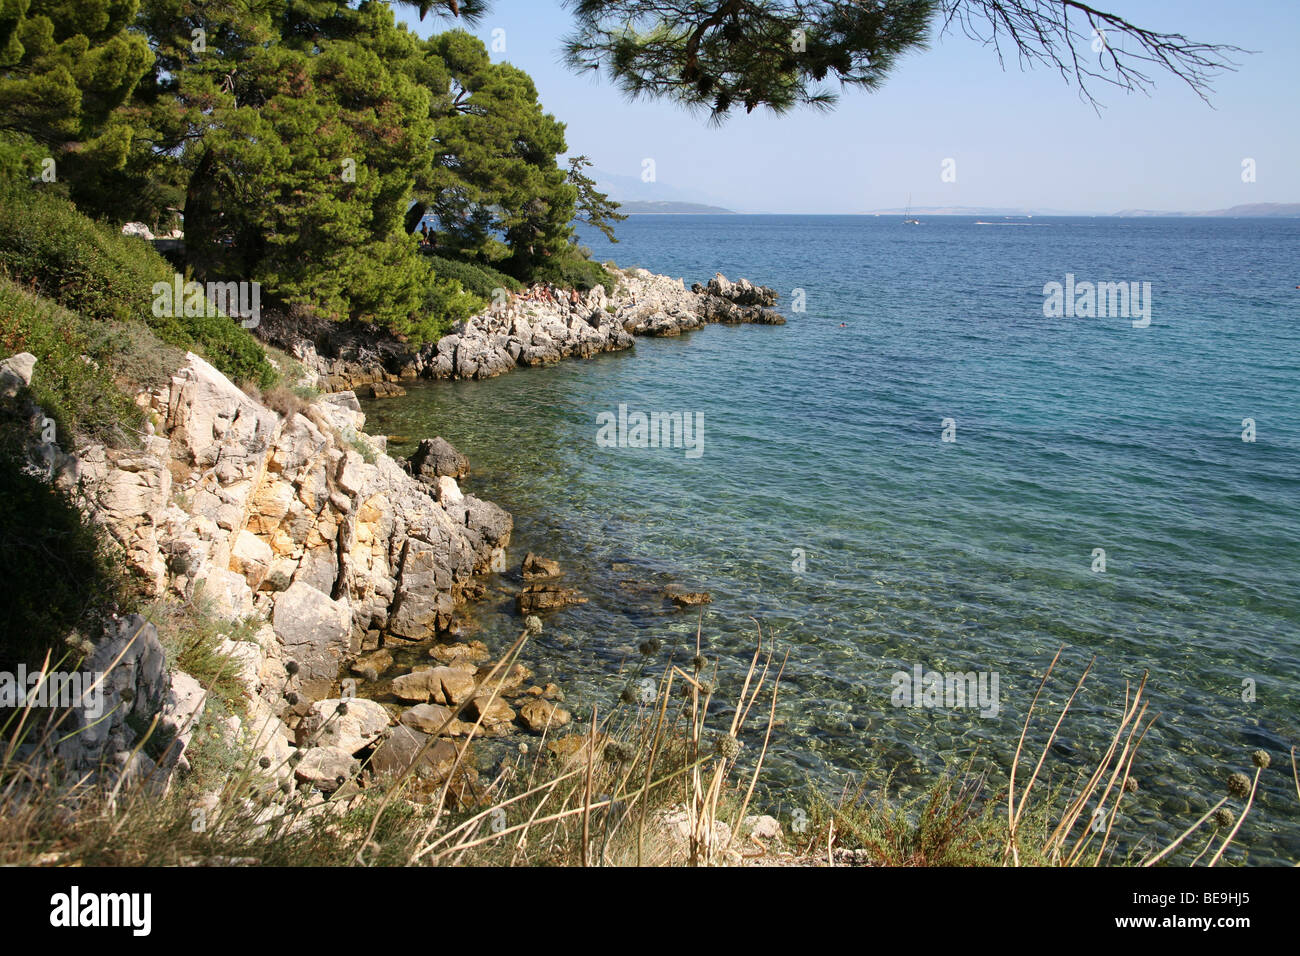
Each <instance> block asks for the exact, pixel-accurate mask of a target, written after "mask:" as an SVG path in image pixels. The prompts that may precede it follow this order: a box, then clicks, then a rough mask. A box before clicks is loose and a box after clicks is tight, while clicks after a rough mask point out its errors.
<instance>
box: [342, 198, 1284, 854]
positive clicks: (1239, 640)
mask: <svg viewBox="0 0 1300 956" xmlns="http://www.w3.org/2000/svg"><path fill="white" fill-rule="evenodd" d="M974 222H975V220H973V219H965V218H951V219H949V218H939V219H936V218H931V219H929V220H927V222H926V224H925V225H923V226H921V227H919V228H917V227H905V226H903V225H902V224H901V223H899V222H897V220H896V219H894V218H892V217H890V218H886V217H882V218H879V219H876V218H861V217H785V216H773V217H760V216H745V217H734V216H725V217H688V216H683V217H674V216H664V217H657V216H653V217H645V216H638V217H633V218H631V219H630V220H628V221H627V222H626V223H623V224H622V225H621V227H620V230H619V235H620V238H621V239H622V242H620V243H619V244H618V245H616V246H613V247H609V246H608V245H607V244H605V243H604V242H603V240H600V237H599V236H595V237H594V238H588V242H589V244H590V245H592V247H593V248H594V249H595V252H596V255H597V256H598V257H600V258H602V259H604V258H614V259H616V260H617V261H618V262H619V263H620V264H621V265H624V266H627V265H642V266H645V267H647V268H649V269H652V270H654V271H656V272H664V273H667V274H670V275H673V276H678V275H680V276H684V277H685V279H686V282H687V284H688V285H689V284H690V283H691V282H693V281H704V280H706V279H707V278H708V277H709V276H710V275H712V273H713V272H714V271H722V272H724V273H725V274H727V275H728V276H729V277H731V278H736V277H738V276H741V275H744V276H747V277H749V278H751V279H752V280H754V281H756V282H761V283H763V284H766V285H770V286H772V287H774V288H776V289H778V290H779V291H780V292H781V295H782V301H781V303H780V305H779V308H781V309H782V311H783V312H785V313H786V315H787V318H788V319H789V324H787V325H785V326H778V327H750V326H744V327H738V328H723V327H718V326H714V327H709V328H706V329H704V330H702V331H700V332H698V333H695V334H693V335H691V336H686V337H682V338H679V339H662V340H648V339H638V340H637V345H636V348H635V349H633V350H631V351H630V352H627V353H620V354H614V355H607V356H601V357H599V358H597V359H594V360H591V361H587V362H580V361H576V362H566V363H562V364H561V365H559V366H555V367H552V368H549V369H543V370H519V371H516V372H515V373H512V374H510V375H507V376H504V377H502V378H499V379H496V380H492V381H488V382H473V383H467V382H438V383H428V384H424V385H419V386H416V387H414V388H412V389H411V390H410V394H409V395H408V396H407V397H406V398H405V399H397V400H390V401H385V402H378V403H376V402H368V403H365V406H366V412H367V414H368V415H370V424H369V426H368V427H369V428H370V430H372V431H375V432H386V433H389V434H393V435H399V436H403V437H405V438H407V439H408V442H407V443H405V444H403V443H396V444H395V445H394V449H393V450H394V452H395V453H405V452H407V451H409V450H410V449H411V448H412V447H413V446H414V443H415V442H416V441H418V439H419V438H421V437H426V436H431V435H435V434H441V435H443V436H445V437H446V438H448V439H449V440H450V441H452V442H453V443H454V444H455V445H456V446H457V447H459V448H460V449H461V450H462V451H464V452H465V453H466V454H467V455H469V457H470V460H471V462H472V465H473V474H472V476H471V478H470V479H469V480H468V481H467V483H466V485H467V488H468V490H471V491H473V492H474V493H475V494H479V495H481V496H483V497H486V498H489V499H492V500H495V501H497V502H499V503H501V504H502V505H503V506H505V507H506V508H508V509H509V510H510V511H511V512H512V513H513V514H514V516H515V522H516V529H517V530H516V533H515V537H514V544H513V545H512V548H511V564H512V567H514V568H516V569H517V562H518V561H519V560H521V559H522V556H523V554H524V553H525V552H526V551H527V550H535V551H537V552H539V553H541V554H544V555H546V556H549V557H554V558H557V559H559V560H560V561H561V562H562V564H563V565H564V566H565V567H566V568H567V569H568V579H569V580H568V583H569V584H571V585H572V586H576V587H578V588H580V589H582V590H583V591H584V592H585V593H586V594H588V595H590V596H591V602H590V603H589V604H587V605H584V606H581V607H576V608H571V609H566V610H564V611H562V612H560V613H558V614H556V615H553V616H551V618H550V619H549V620H548V623H547V628H546V631H545V632H544V633H543V634H542V635H541V637H540V638H539V639H538V641H537V642H536V644H535V645H534V646H533V648H532V659H533V661H534V662H535V663H540V664H541V665H542V668H543V669H544V670H545V671H546V673H547V675H548V676H551V677H553V678H554V679H556V680H558V681H559V682H561V683H562V684H563V685H564V686H565V687H566V689H567V690H568V693H569V697H570V700H571V701H574V700H576V701H578V702H579V706H580V707H590V706H591V705H592V704H595V705H597V706H599V707H600V708H601V709H602V710H606V709H608V708H609V707H610V706H611V705H612V704H613V703H614V701H615V700H616V698H617V696H618V694H619V692H620V691H621V690H622V688H623V687H624V686H625V684H626V683H627V681H628V679H629V673H633V674H635V673H637V672H638V669H639V668H640V667H641V663H640V658H639V656H638V654H637V653H636V646H637V644H638V643H639V642H640V641H642V640H644V639H646V638H647V637H658V638H660V639H662V640H663V642H664V649H663V650H662V651H661V652H660V653H659V654H657V655H655V656H654V658H652V660H651V666H652V668H653V670H654V672H657V671H658V670H660V669H661V668H662V666H663V663H664V661H665V660H666V659H667V656H668V655H669V654H670V653H672V652H674V651H675V653H676V659H677V661H678V662H679V663H680V662H682V661H683V659H684V658H686V657H689V656H690V654H692V653H693V648H694V640H695V632H696V626H697V620H698V615H697V614H696V613H695V612H690V611H687V612H683V611H677V610H674V609H672V607H671V605H669V606H667V607H666V606H665V602H664V601H663V600H662V599H661V598H660V597H659V596H658V595H657V593H656V591H655V590H654V589H653V587H654V586H660V585H662V584H664V583H667V582H669V581H672V582H675V583H678V584H680V585H682V586H684V587H686V588H688V589H707V590H708V591H710V592H711V593H712V595H713V603H712V604H711V605H709V606H708V607H707V608H706V609H705V613H704V619H703V637H704V641H705V644H706V647H707V649H708V653H709V655H710V657H715V658H716V659H717V660H718V663H719V667H720V675H719V676H720V686H721V692H722V694H723V695H724V696H728V697H729V696H731V695H732V694H734V692H735V690H737V689H738V687H739V679H740V676H741V675H742V674H743V669H744V667H745V665H747V664H748V661H749V657H750V655H751V654H752V651H753V647H754V641H755V638H756V628H755V624H754V619H757V620H758V621H760V622H762V624H763V627H764V631H765V633H766V632H767V631H768V629H769V628H770V630H771V632H772V633H773V634H774V635H775V636H776V638H777V642H778V646H779V647H780V648H781V649H782V651H783V652H784V650H785V649H789V651H790V658H789V663H788V665H787V668H786V673H785V678H784V683H783V689H782V700H781V702H780V704H779V705H778V716H779V717H780V719H782V720H783V721H785V724H784V726H783V727H782V728H781V729H780V730H779V731H778V733H777V734H776V735H775V737H774V743H773V747H772V750H771V752H770V754H769V758H768V767H769V769H770V773H769V774H768V780H769V783H771V784H775V785H777V786H776V787H774V788H773V789H772V791H771V793H773V794H775V795H777V797H778V798H779V799H781V800H782V801H783V804H784V806H785V809H786V812H788V811H789V809H790V807H792V806H795V805H797V804H798V803H799V802H800V798H799V793H798V789H797V787H794V788H790V787H789V786H788V785H791V784H795V785H797V784H799V783H800V782H801V781H802V780H804V779H805V778H806V777H809V776H811V777H813V778H816V779H818V780H820V781H821V782H823V783H825V782H836V783H841V782H843V781H844V780H846V779H847V778H848V777H849V775H854V774H867V775H869V776H871V777H872V778H880V777H883V775H885V774H888V773H892V774H893V775H894V780H895V787H896V788H898V789H901V790H903V791H904V792H906V791H907V789H908V788H909V787H913V786H917V785H920V784H924V782H925V781H926V780H928V779H932V774H933V772H934V771H935V770H936V769H937V768H940V767H942V765H943V763H944V761H945V759H955V760H964V759H965V758H967V757H969V756H970V755H971V754H973V753H977V754H978V760H979V762H980V763H981V764H983V765H987V766H988V767H989V768H990V771H991V775H992V777H993V779H994V781H995V782H997V781H998V780H1000V779H1002V778H1003V777H1004V775H1005V768H1006V767H1007V765H1008V762H1009V760H1010V756H1011V754H1012V753H1013V752H1014V748H1015V744H1016V740H1017V738H1018V736H1019V732H1020V726H1021V723H1022V721H1023V719H1024V715H1025V712H1026V710H1027V708H1028V706H1029V702H1030V700H1031V698H1032V696H1033V694H1034V692H1035V690H1036V689H1037V687H1038V684H1039V681H1040V680H1041V677H1042V674H1043V672H1044V670H1045V668H1046V667H1047V664H1048V663H1049V662H1050V660H1051V658H1052V655H1053V654H1054V653H1055V652H1056V650H1057V648H1058V647H1060V646H1061V645H1064V646H1065V651H1064V654H1063V661H1064V664H1065V670H1064V671H1063V674H1064V675H1066V676H1067V678H1068V679H1067V680H1062V681H1060V682H1058V683H1056V684H1055V685H1053V686H1052V687H1051V688H1049V691H1048V692H1047V693H1046V694H1045V695H1044V698H1043V702H1044V706H1045V707H1046V708H1048V711H1049V712H1050V711H1051V709H1052V708H1054V707H1059V705H1060V704H1061V703H1063V701H1064V699H1065V698H1066V696H1068V693H1069V690H1070V687H1069V686H1068V685H1069V684H1071V683H1072V681H1073V679H1075V678H1076V677H1077V675H1078V674H1079V673H1080V671H1081V670H1082V668H1083V667H1084V666H1085V665H1086V664H1087V662H1088V661H1089V660H1090V659H1091V658H1092V657H1093V656H1094V655H1095V656H1096V658H1097V664H1096V666H1095V668H1094V673H1093V676H1092V677H1091V678H1090V680H1089V683H1088V685H1087V687H1086V689H1085V691H1084V693H1083V694H1082V695H1081V698H1080V700H1079V701H1078V702H1077V703H1076V705H1075V709H1074V711H1072V716H1071V718H1070V719H1069V720H1068V721H1067V723H1066V725H1065V727H1064V729H1063V736H1064V742H1063V745H1062V746H1061V747H1060V748H1058V750H1057V751H1056V752H1054V753H1053V756H1052V758H1051V761H1050V762H1049V767H1051V768H1052V769H1054V770H1055V771H1057V772H1062V773H1064V772H1069V771H1073V770H1075V769H1078V768H1079V767H1081V766H1083V765H1084V764H1087V763H1089V761H1090V760H1091V758H1092V757H1093V756H1094V754H1096V753H1097V752H1099V750H1100V748H1102V747H1104V745H1105V743H1106V742H1108V741H1109V736H1110V733H1111V732H1112V731H1113V726H1114V721H1115V719H1116V717H1117V715H1118V713H1119V711H1120V709H1121V707H1122V704H1123V700H1124V683H1125V681H1126V680H1127V681H1132V682H1134V683H1136V682H1137V681H1138V680H1140V679H1141V677H1142V674H1143V672H1144V671H1149V672H1150V678H1149V682H1148V686H1147V695H1148V698H1149V700H1150V701H1151V704H1152V712H1153V713H1154V712H1156V711H1158V712H1159V713H1160V717H1159V720H1158V721H1157V723H1156V725H1155V727H1154V729H1153V730H1152V731H1151V732H1150V733H1149V734H1148V735H1147V738H1146V740H1145V741H1144V743H1143V744H1142V749H1141V753H1140V755H1139V757H1138V762H1137V765H1136V767H1137V770H1136V772H1137V775H1138V776H1139V778H1140V781H1141V787H1142V789H1141V790H1140V792H1139V793H1138V794H1137V795H1136V796H1135V797H1130V798H1126V800H1125V804H1124V807H1125V810H1126V814H1125V815H1126V817H1127V819H1126V820H1123V821H1122V829H1124V830H1125V831H1126V832H1128V833H1132V834H1145V835H1149V836H1152V837H1157V838H1158V837H1160V836H1163V837H1165V838H1166V839H1168V838H1170V837H1172V836H1173V835H1176V834H1177V833H1178V832H1181V830H1182V829H1183V828H1184V827H1185V826H1187V825H1190V823H1191V822H1192V821H1193V820H1194V819H1195V817H1196V816H1198V815H1199V814H1200V812H1202V811H1203V810H1204V809H1205V808H1206V807H1208V806H1209V805H1210V804H1211V803H1213V802H1214V801H1216V800H1217V799H1218V798H1219V796H1220V795H1221V794H1222V793H1223V790H1224V787H1223V781H1224V779H1225V778H1226V775H1227V774H1228V773H1229V772H1230V771H1232V770H1243V771H1248V770H1250V766H1249V763H1250V761H1249V752H1250V751H1251V750H1253V749H1256V748H1259V747H1263V748H1265V749H1267V750H1269V751H1270V752H1271V754H1272V757H1273V765H1272V768H1271V769H1269V770H1267V771H1265V773H1264V775H1263V778H1262V783H1261V791H1262V795H1261V797H1260V798H1259V800H1258V802H1257V807H1256V809H1255V810H1253V811H1252V814H1251V816H1250V817H1249V818H1248V820H1247V822H1246V824H1245V826H1244V827H1243V829H1242V832H1241V834H1240V835H1239V837H1238V840H1237V842H1238V843H1239V844H1240V845H1243V846H1247V847H1250V848H1251V857H1250V859H1251V861H1252V862H1255V863H1268V862H1280V861H1286V862H1294V861H1296V860H1297V859H1300V802H1298V801H1297V799H1296V794H1295V790H1294V786H1293V784H1292V783H1291V780H1290V760H1289V757H1288V751H1289V748H1290V746H1291V745H1292V744H1294V743H1300V424H1298V423H1297V413H1298V411H1300V351H1298V348H1297V347H1298V346H1300V290H1296V289H1295V288H1294V287H1295V286H1296V285H1297V284H1300V255H1297V253H1300V222H1296V221H1291V222H1285V221H1274V222H1268V221H1248V220H1243V221H1228V220H1153V219H1144V220H1109V219H1098V220H1092V219H1047V220H1034V222H1035V223H1036V224H1037V223H1042V225H1034V226H1026V227H996V226H977V225H975V224H974ZM1067 272H1069V273H1074V274H1075V275H1076V277H1077V278H1078V279H1079V280H1080V281H1082V280H1085V279H1087V280H1092V281H1139V282H1143V281H1146V282H1150V283H1151V284H1152V291H1153V299H1154V308H1153V314H1152V321H1151V325H1150V327H1149V328H1145V329H1135V328H1133V327H1132V325H1131V323H1130V321H1129V320H1128V319H1124V318H1072V319H1065V318H1061V319H1048V318H1045V317H1044V316H1043V308H1042V306H1043V294H1042V289H1043V285H1044V283H1046V282H1049V281H1058V282H1063V281H1064V280H1065V274H1066V273H1067ZM796 288H801V289H803V290H805V293H806V297H807V311H806V312H805V313H802V314H796V313H792V312H790V311H789V305H790V301H791V299H790V297H791V294H792V291H793V290H794V289H796ZM841 323H844V325H843V327H842V326H841ZM620 403H626V404H627V405H628V406H629V408H630V409H633V410H638V409H639V410H642V411H646V412H649V411H652V410H657V411H684V412H687V411H689V412H696V411H698V412H702V413H703V416H704V454H703V455H702V457H700V458H698V459H688V458H686V457H685V455H684V453H683V450H682V449H680V448H679V449H669V448H661V449H637V448H601V447H598V446H597V444H596V432H597V423H596V415H597V414H598V413H599V412H602V411H615V410H617V408H618V406H619V404H620ZM945 418H952V419H954V420H955V422H956V429H957V432H956V434H957V441H956V442H954V443H944V442H942V441H941V421H942V420H943V419H945ZM1243 418H1253V419H1255V421H1256V423H1257V430H1258V439H1257V441H1256V442H1255V443H1247V442H1243V441H1242V440H1241V432H1242V419H1243ZM796 548H798V549H803V550H804V553H805V555H806V558H805V561H806V568H805V570H804V571H803V572H802V573H796V572H795V571H794V570H793V568H792V562H793V560H794V559H793V556H792V550H793V549H796ZM1094 548H1104V549H1105V554H1106V571H1105V573H1104V574H1101V573H1094V572H1093V571H1092V570H1091V567H1092V564H1093V549H1094ZM615 565H617V567H615ZM628 566H630V567H628ZM499 585H500V590H499V591H498V592H496V596H495V597H494V598H493V599H492V600H490V601H489V602H488V604H487V605H486V607H485V610H484V613H483V614H482V622H483V627H484V637H485V639H487V640H488V641H489V643H490V644H492V645H494V646H504V645H505V644H506V643H508V641H509V640H510V639H511V638H512V637H513V636H514V635H515V634H517V629H518V619H517V618H513V617H512V614H513V611H512V606H511V604H510V601H509V596H508V593H507V592H508V591H510V589H511V588H512V582H510V581H509V580H506V579H504V578H503V579H502V580H501V581H500V582H499ZM513 587H514V589H517V585H514V586H513ZM916 664H920V665H922V666H923V667H924V668H925V669H926V670H930V669H933V670H938V671H968V670H974V671H983V672H997V673H998V675H999V690H1000V694H999V698H1000V705H1001V707H1000V712H999V713H998V715H997V716H996V717H981V716H980V715H979V714H978V713H977V712H976V711H975V710H971V709H965V710H963V709H947V710H944V709H923V708H919V709H910V708H896V707H893V706H891V703H890V697H891V690H892V685H891V675H892V674H893V673H894V672H895V671H898V670H908V671H910V670H911V669H912V667H913V666H914V665H916ZM1247 680H1251V681H1254V682H1255V688H1256V691H1255V692H1256V700H1255V701H1254V702H1245V701H1243V699H1242V692H1243V682H1244V681H1247ZM1054 717H1055V714H1054V713H1053V714H1052V716H1051V718H1050V719H1048V718H1047V717H1046V716H1044V717H1043V718H1042V719H1041V721H1040V724H1039V727H1040V733H1039V736H1038V738H1036V739H1041V738H1042V737H1044V736H1045V734H1046V732H1047V728H1048V727H1049V726H1050V720H1051V719H1054ZM715 726H716V725H715ZM746 741H747V742H748V743H749V744H750V745H751V746H750V752H751V753H752V752H753V751H754V750H756V749H757V747H758V746H759V745H760V744H761V737H760V736H758V735H757V734H754V735H751V736H749V737H747V738H746ZM1035 753H1037V750H1035Z"/></svg>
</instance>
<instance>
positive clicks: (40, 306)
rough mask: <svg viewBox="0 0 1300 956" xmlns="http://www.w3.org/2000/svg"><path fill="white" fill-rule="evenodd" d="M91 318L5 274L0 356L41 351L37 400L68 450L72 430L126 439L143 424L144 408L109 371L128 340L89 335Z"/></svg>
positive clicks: (0, 283) (0, 292)
mask: <svg viewBox="0 0 1300 956" xmlns="http://www.w3.org/2000/svg"><path fill="white" fill-rule="evenodd" d="M87 324H89V323H85V322H83V321H82V320H80V319H79V318H78V317H77V316H76V315H73V314H72V313H70V312H68V311H67V310H66V309H62V308H60V307H59V306H57V305H55V304H54V303H53V302H50V301H49V300H47V299H40V298H37V297H36V296H34V295H31V294H30V293H28V292H26V291H25V290H23V289H21V288H19V287H18V286H17V285H15V284H14V283H13V282H12V281H10V280H8V279H4V278H3V277H0V353H2V354H0V357H8V356H10V355H14V354H16V353H18V352H31V353H32V354H33V355H35V356H36V358H37V362H36V370H35V372H34V373H33V375H32V388H31V391H32V400H33V401H35V402H36V404H38V405H39V406H40V407H41V408H42V409H44V411H45V413H46V414H47V415H49V416H50V417H51V418H52V419H54V422H55V424H56V426H57V435H58V439H59V443H60V444H61V445H62V446H63V447H64V448H65V449H69V450H70V449H71V442H70V439H71V437H72V436H73V435H78V434H79V435H83V436H86V437H88V438H91V439H93V440H95V441H102V442H106V443H109V444H121V443H122V442H123V440H124V439H127V438H129V433H130V431H131V430H133V429H134V428H136V427H138V426H140V425H142V424H143V416H142V413H141V411H140V409H139V408H138V407H137V406H136V404H135V402H133V401H132V400H131V398H130V396H128V395H127V394H126V392H124V391H123V390H122V389H120V388H118V387H117V385H116V383H115V382H114V380H113V375H112V374H111V372H110V371H109V369H110V368H111V367H112V366H113V364H114V360H115V356H116V355H117V354H118V353H119V352H120V350H121V349H122V348H123V345H124V344H125V343H124V340H123V339H122V338H121V337H117V336H100V337H91V336H88V335H87V334H86V333H85V328H84V326H86V325H87Z"/></svg>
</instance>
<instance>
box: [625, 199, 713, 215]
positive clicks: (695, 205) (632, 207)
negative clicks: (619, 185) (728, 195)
mask: <svg viewBox="0 0 1300 956" xmlns="http://www.w3.org/2000/svg"><path fill="white" fill-rule="evenodd" d="M618 211H619V212H622V213H626V214H627V215H629V216H637V215H645V214H648V213H658V214H660V215H664V214H673V215H679V216H718V215H730V216H734V215H735V213H734V212H733V211H732V210H730V209H723V208H722V207H721V206H706V205H705V204H704V203H699V202H666V201H663V200H659V201H655V202H650V201H646V200H635V199H634V200H629V201H627V202H620V203H619V209H618Z"/></svg>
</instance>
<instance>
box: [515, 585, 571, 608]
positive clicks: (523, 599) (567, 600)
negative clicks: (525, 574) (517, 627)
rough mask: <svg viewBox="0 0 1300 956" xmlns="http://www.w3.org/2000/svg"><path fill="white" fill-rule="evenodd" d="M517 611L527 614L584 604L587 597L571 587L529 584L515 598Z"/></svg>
mask: <svg viewBox="0 0 1300 956" xmlns="http://www.w3.org/2000/svg"><path fill="white" fill-rule="evenodd" d="M515 603H516V604H517V605H518V607H519V613H520V614H524V615H528V614H535V613H537V612H538V611H554V610H558V609H559V608H563V607H569V606H571V605H574V604H586V603H587V598H585V597H583V595H582V594H581V593H579V592H578V591H576V590H574V589H573V588H560V587H554V586H552V585H548V584H530V585H528V587H526V588H524V589H523V590H522V591H521V592H520V593H519V596H518V597H517V598H516V599H515Z"/></svg>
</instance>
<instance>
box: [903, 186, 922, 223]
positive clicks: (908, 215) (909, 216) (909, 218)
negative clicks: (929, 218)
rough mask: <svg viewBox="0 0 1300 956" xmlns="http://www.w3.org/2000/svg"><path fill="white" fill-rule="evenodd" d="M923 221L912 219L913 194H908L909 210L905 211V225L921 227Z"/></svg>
mask: <svg viewBox="0 0 1300 956" xmlns="http://www.w3.org/2000/svg"><path fill="white" fill-rule="evenodd" d="M920 224H921V220H919V219H914V218H912V194H911V193H908V194H907V208H906V209H905V210H903V225H905V226H919V225H920Z"/></svg>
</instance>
